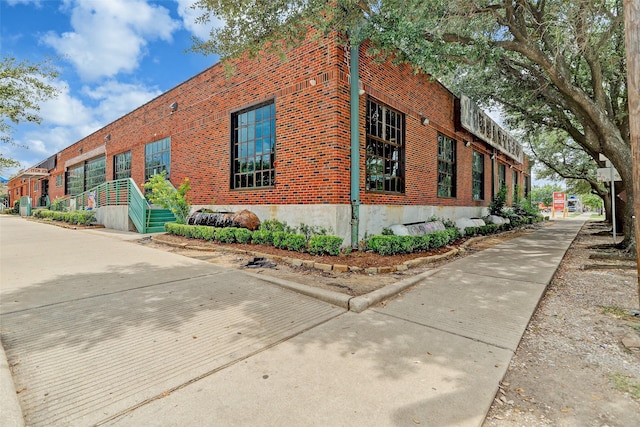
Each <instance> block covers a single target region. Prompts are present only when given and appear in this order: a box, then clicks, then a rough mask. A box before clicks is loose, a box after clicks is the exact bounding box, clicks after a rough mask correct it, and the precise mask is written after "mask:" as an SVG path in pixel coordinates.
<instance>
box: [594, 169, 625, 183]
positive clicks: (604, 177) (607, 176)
mask: <svg viewBox="0 0 640 427" xmlns="http://www.w3.org/2000/svg"><path fill="white" fill-rule="evenodd" d="M611 169H613V180H614V181H622V178H621V177H620V174H619V173H618V171H617V170H616V168H598V182H610V181H611Z"/></svg>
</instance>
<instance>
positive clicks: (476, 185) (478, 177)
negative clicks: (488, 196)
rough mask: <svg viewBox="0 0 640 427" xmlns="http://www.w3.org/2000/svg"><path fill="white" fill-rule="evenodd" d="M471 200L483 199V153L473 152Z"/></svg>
mask: <svg viewBox="0 0 640 427" xmlns="http://www.w3.org/2000/svg"><path fill="white" fill-rule="evenodd" d="M472 195H473V200H484V154H480V153H478V152H477V151H474V152H473V187H472Z"/></svg>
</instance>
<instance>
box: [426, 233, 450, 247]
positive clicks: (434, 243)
mask: <svg viewBox="0 0 640 427" xmlns="http://www.w3.org/2000/svg"><path fill="white" fill-rule="evenodd" d="M429 236H430V239H429V249H438V248H441V247H443V246H445V245H447V244H449V233H448V232H447V230H441V231H434V232H433V233H430V234H429Z"/></svg>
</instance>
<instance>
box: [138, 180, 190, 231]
mask: <svg viewBox="0 0 640 427" xmlns="http://www.w3.org/2000/svg"><path fill="white" fill-rule="evenodd" d="M166 174H167V171H162V173H159V174H155V175H153V176H152V177H151V179H149V181H148V182H146V183H145V184H144V189H145V190H146V191H148V193H147V198H148V199H149V201H150V202H151V203H153V204H157V205H160V206H162V207H163V208H165V209H169V210H171V212H173V215H175V217H176V222H177V223H178V224H186V223H187V217H188V216H189V211H190V210H191V205H190V204H189V202H188V201H187V193H188V192H189V190H191V183H190V181H189V178H185V180H184V182H183V183H182V184H180V187H178V189H177V190H176V189H175V188H173V185H171V182H169V181H168V180H167V179H166Z"/></svg>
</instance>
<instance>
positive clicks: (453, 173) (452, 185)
mask: <svg viewBox="0 0 640 427" xmlns="http://www.w3.org/2000/svg"><path fill="white" fill-rule="evenodd" d="M437 173H438V176H437V186H438V187H437V191H436V193H437V195H438V197H442V198H451V199H453V198H456V190H457V188H456V187H457V186H456V181H457V141H456V140H455V139H454V138H450V137H448V136H446V135H444V134H442V133H438V156H437ZM446 178H449V179H448V181H449V182H446V181H447V179H446Z"/></svg>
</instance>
